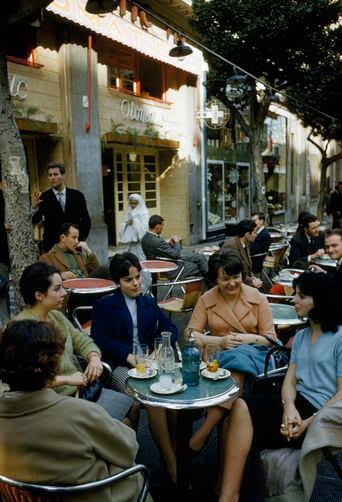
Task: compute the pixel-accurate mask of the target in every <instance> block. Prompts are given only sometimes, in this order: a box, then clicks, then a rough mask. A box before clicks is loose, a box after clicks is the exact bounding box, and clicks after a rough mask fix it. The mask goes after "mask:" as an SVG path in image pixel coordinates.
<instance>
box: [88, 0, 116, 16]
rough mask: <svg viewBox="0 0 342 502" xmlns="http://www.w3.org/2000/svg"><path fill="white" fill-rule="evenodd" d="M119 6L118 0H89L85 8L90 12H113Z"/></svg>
mask: <svg viewBox="0 0 342 502" xmlns="http://www.w3.org/2000/svg"><path fill="white" fill-rule="evenodd" d="M117 6H118V2H117V1H116V0H88V1H87V4H86V6H85V10H86V11H87V12H89V14H98V15H99V14H108V13H109V12H113V10H115V9H116V7H117Z"/></svg>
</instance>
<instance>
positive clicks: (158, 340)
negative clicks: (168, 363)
mask: <svg viewBox="0 0 342 502" xmlns="http://www.w3.org/2000/svg"><path fill="white" fill-rule="evenodd" d="M162 345H163V339H162V337H157V338H155V339H154V367H155V368H156V369H158V367H159V361H158V359H159V352H160V349H161V347H162Z"/></svg>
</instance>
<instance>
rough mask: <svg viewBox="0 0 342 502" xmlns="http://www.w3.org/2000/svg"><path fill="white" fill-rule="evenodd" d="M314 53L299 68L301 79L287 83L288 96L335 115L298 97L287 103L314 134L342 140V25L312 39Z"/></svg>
mask: <svg viewBox="0 0 342 502" xmlns="http://www.w3.org/2000/svg"><path fill="white" fill-rule="evenodd" d="M312 43H313V47H312V51H313V54H314V55H315V57H313V58H312V61H309V62H308V63H307V65H305V66H303V68H301V69H300V72H299V73H300V82H298V83H295V84H293V85H292V86H288V88H287V90H286V93H287V95H288V96H289V97H291V96H292V97H294V98H296V99H297V100H300V101H302V102H305V103H307V104H309V105H311V106H312V107H314V108H319V110H321V111H323V112H324V113H326V114H328V115H331V116H332V117H335V118H336V120H333V119H331V118H329V117H325V116H323V115H321V114H318V113H317V112H316V111H315V110H312V109H310V108H308V107H307V106H303V104H302V103H301V102H299V101H296V100H293V99H288V100H287V102H286V106H287V107H288V108H289V109H290V110H291V111H292V112H293V113H295V114H297V116H298V117H299V119H300V120H301V121H302V123H303V125H304V126H305V127H311V129H312V132H313V134H314V135H320V136H322V137H323V138H324V139H325V140H331V139H335V140H337V141H341V140H342V107H341V101H342V65H341V46H342V26H341V25H338V26H333V27H331V28H330V29H328V30H325V31H324V32H323V33H322V34H321V36H320V37H319V38H318V37H315V38H314V39H313V41H312Z"/></svg>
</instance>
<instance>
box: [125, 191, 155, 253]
mask: <svg viewBox="0 0 342 502" xmlns="http://www.w3.org/2000/svg"><path fill="white" fill-rule="evenodd" d="M128 204H129V207H128V210H127V212H126V213H125V215H124V218H123V221H122V223H121V226H120V242H122V243H123V244H127V245H128V247H127V251H128V252H130V253H133V254H135V255H136V256H137V257H138V258H139V260H146V257H145V255H144V252H143V250H142V247H141V239H142V238H143V236H144V235H145V233H146V231H147V229H148V220H149V217H150V215H149V212H148V209H147V207H146V204H145V201H144V199H143V198H142V196H141V195H139V194H136V193H133V194H132V195H130V196H129V197H128Z"/></svg>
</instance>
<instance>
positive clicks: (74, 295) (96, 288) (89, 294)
mask: <svg viewBox="0 0 342 502" xmlns="http://www.w3.org/2000/svg"><path fill="white" fill-rule="evenodd" d="M62 286H63V288H64V289H65V290H66V291H67V293H68V303H67V312H68V314H69V315H70V316H71V315H72V312H73V310H74V309H75V308H76V307H83V306H92V305H93V304H94V302H95V300H97V299H98V298H101V297H102V296H105V295H108V294H111V293H113V291H114V290H115V289H117V288H118V286H117V285H116V284H115V283H114V282H113V281H109V280H108V279H97V278H93V277H82V278H79V279H67V280H65V281H63V282H62Z"/></svg>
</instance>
